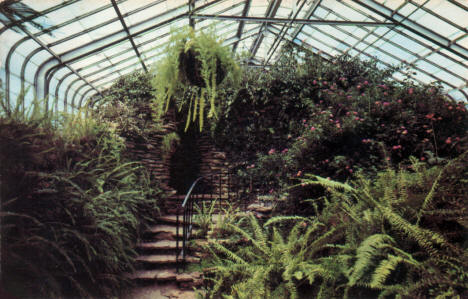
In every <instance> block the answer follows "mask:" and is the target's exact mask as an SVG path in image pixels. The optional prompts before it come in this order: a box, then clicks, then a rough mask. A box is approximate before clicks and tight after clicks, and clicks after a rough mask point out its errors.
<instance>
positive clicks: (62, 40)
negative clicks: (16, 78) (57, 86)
mask: <svg viewBox="0 0 468 299" xmlns="http://www.w3.org/2000/svg"><path fill="white" fill-rule="evenodd" d="M120 2H122V1H120ZM161 2H163V0H157V1H154V2H151V3H149V4H147V5H144V6H142V7H139V8H137V9H135V10H133V11H131V12H129V13H127V14H125V16H128V15H132V14H135V13H138V12H140V11H142V10H145V9H148V8H151V7H152V6H154V5H157V4H160V3H161ZM116 4H117V3H116ZM109 7H112V5H106V9H107V8H109ZM101 10H102V9H101ZM96 12H98V11H97V10H96ZM118 20H119V17H115V18H112V19H109V20H106V21H105V22H102V23H100V24H97V25H95V26H92V27H90V28H87V29H85V30H83V31H80V32H77V33H75V34H72V35H69V36H67V37H65V38H63V39H61V40H58V41H55V42H53V43H51V44H49V46H51V47H52V46H56V45H59V44H61V43H63V42H66V41H69V40H72V39H74V38H76V37H79V36H81V35H84V34H86V33H89V32H92V31H94V30H96V29H98V28H100V27H102V26H105V25H108V24H111V23H113V22H115V21H118ZM127 29H128V28H127ZM124 31H125V30H124ZM124 31H119V32H124ZM127 38H128V37H127ZM93 42H94V41H92V42H90V43H93ZM61 56H63V54H62V55H61ZM48 61H51V60H50V59H49V60H47V61H46V62H45V63H47V62H48ZM111 64H112V63H111ZM56 66H57V65H56ZM58 66H61V65H60V64H59V65H58ZM54 69H55V68H52V69H51V70H48V71H47V73H46V75H45V81H47V78H48V76H49V74H50V72H52V71H53V70H54ZM39 80H41V78H39V77H38V72H36V75H35V80H34V81H35V82H37V84H39ZM36 88H37V93H38V94H41V93H42V94H43V95H44V96H45V95H46V94H47V93H48V92H49V86H48V84H47V85H45V86H44V89H43V90H42V89H41V88H42V86H40V85H39V86H37V87H36Z"/></svg>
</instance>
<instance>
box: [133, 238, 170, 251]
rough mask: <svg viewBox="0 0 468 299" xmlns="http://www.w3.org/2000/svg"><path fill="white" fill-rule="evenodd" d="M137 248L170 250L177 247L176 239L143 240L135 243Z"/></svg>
mask: <svg viewBox="0 0 468 299" xmlns="http://www.w3.org/2000/svg"><path fill="white" fill-rule="evenodd" d="M137 248H138V249H145V250H170V249H176V248H177V242H176V241H172V240H171V241H170V240H161V241H156V242H143V243H139V244H137Z"/></svg>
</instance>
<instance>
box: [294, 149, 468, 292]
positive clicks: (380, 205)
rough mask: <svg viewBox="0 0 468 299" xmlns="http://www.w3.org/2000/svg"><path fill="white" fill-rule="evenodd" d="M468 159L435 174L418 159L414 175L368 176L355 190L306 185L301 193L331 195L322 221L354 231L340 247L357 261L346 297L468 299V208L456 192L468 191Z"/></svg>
mask: <svg viewBox="0 0 468 299" xmlns="http://www.w3.org/2000/svg"><path fill="white" fill-rule="evenodd" d="M466 156H467V153H464V154H463V155H462V156H460V157H459V158H457V159H455V160H452V161H451V162H450V163H448V164H447V165H446V166H444V167H443V168H441V167H433V168H430V169H427V168H426V166H425V165H424V164H423V163H421V162H418V161H417V160H416V159H413V160H412V161H413V164H412V167H411V169H412V170H413V171H412V172H408V171H404V170H401V171H399V172H397V171H394V170H392V169H388V170H386V171H385V172H381V173H379V175H378V176H377V177H376V179H375V181H374V182H372V181H371V180H369V179H368V178H365V177H364V176H362V175H359V176H358V179H357V181H355V182H354V183H353V184H352V185H350V184H344V183H340V182H336V181H331V180H328V179H325V178H321V177H318V176H312V175H306V178H304V179H301V184H302V185H297V186H296V187H297V188H300V187H304V186H308V185H315V186H321V187H322V188H325V189H326V190H328V192H329V193H330V194H331V196H330V197H331V200H329V201H328V202H329V203H328V204H326V205H325V207H324V208H323V210H322V211H318V213H319V219H320V218H321V217H323V216H324V215H328V216H327V217H329V218H328V222H329V223H330V221H332V223H334V224H335V225H338V223H342V224H344V225H346V232H347V233H346V235H345V239H344V241H345V242H346V243H344V246H339V247H337V248H343V250H344V248H347V249H346V250H345V251H342V252H343V253H344V252H346V254H348V255H349V254H350V255H351V256H352V258H351V259H350V260H349V263H348V267H349V268H348V270H347V271H346V277H347V282H346V287H345V288H344V293H343V296H349V297H351V298H352V297H356V296H358V297H359V296H371V297H374V296H375V297H377V296H378V297H381V298H383V297H385V296H389V295H402V296H406V297H413V298H421V297H437V296H444V294H452V296H456V295H457V294H458V295H459V296H463V295H464V294H466V292H467V289H468V285H467V284H466V282H464V281H466V269H467V267H468V264H466V262H465V260H466V242H464V241H463V237H462V236H463V235H464V234H466V230H467V228H466V225H464V223H465V221H466V219H465V218H466V209H467V207H466V204H462V203H461V202H462V201H463V199H462V197H463V196H462V195H461V193H459V192H458V191H455V190H457V189H459V188H461V189H462V190H460V192H465V191H463V190H466V182H465V183H462V182H460V181H459V179H460V178H461V177H463V176H464V175H466V167H464V166H463V165H464V164H465V163H466V159H467V157H466ZM444 177H446V179H443V178H444ZM454 191H455V193H452V192H454ZM448 194H451V200H447V199H448V197H447V195H448ZM442 206H444V209H441V208H440V207H442ZM330 208H331V209H332V210H331V211H330ZM330 212H331V213H330ZM333 213H335V215H341V217H340V218H339V220H338V219H337V218H336V216H335V217H333V216H332V217H330V215H333ZM422 215H425V216H422ZM449 215H450V216H449ZM443 217H447V218H445V219H442V218H443ZM422 218H424V220H423V219H422ZM337 220H338V222H337ZM339 252H340V251H338V254H339Z"/></svg>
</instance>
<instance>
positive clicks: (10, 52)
mask: <svg viewBox="0 0 468 299" xmlns="http://www.w3.org/2000/svg"><path fill="white" fill-rule="evenodd" d="M125 1H128V0H119V1H118V3H122V2H125ZM75 2H77V0H71V1H65V2H63V3H61V4H59V5H56V6H54V7H51V8H50V9H47V10H45V11H43V12H40V15H44V14H47V13H50V12H54V11H56V10H59V9H61V8H64V7H66V6H68V5H70V4H73V3H75ZM109 7H111V4H107V5H104V6H102V7H100V8H98V9H96V10H93V11H90V12H88V13H85V14H82V15H79V16H77V17H76V18H74V19H71V20H67V21H65V22H63V23H61V24H57V25H54V26H52V27H49V28H47V29H45V30H42V31H39V32H37V33H35V34H34V36H35V37H40V36H42V35H44V34H49V33H50V32H52V31H54V30H56V29H59V28H61V27H63V26H67V25H69V24H71V23H73V22H76V21H79V20H81V19H84V18H86V17H89V16H91V15H93V14H96V13H99V12H101V11H103V10H105V9H107V8H109ZM38 16H39V15H38ZM34 17H36V16H34ZM34 17H30V18H32V19H33V18H34ZM30 18H26V19H24V21H25V22H27V21H28V20H29V19H30ZM19 21H21V23H22V22H23V20H18V22H19ZM3 29H6V27H3V28H2V30H0V34H1V33H3V32H4V30H3ZM30 39H31V37H29V36H26V37H23V38H22V39H20V40H19V41H17V42H16V43H15V44H14V45H13V46H12V47H11V48H10V50H9V51H8V54H7V58H6V60H5V72H6V78H5V81H6V82H5V90H6V92H5V96H6V100H7V101H8V102H9V99H10V92H9V90H10V62H11V56H12V55H13V53H14V52H15V51H16V49H17V48H18V47H19V46H20V45H21V44H22V43H24V42H26V41H28V40H30ZM36 50H43V48H41V47H39V48H37V49H36ZM34 51H35V50H34ZM37 53H38V52H34V53H32V52H31V53H30V54H29V55H28V59H25V60H24V61H23V65H22V66H21V69H22V71H21V81H22V82H21V84H22V86H23V87H24V77H25V75H24V70H25V69H26V65H27V64H28V63H29V60H30V59H31V58H32V57H33V56H34V55H35V54H37Z"/></svg>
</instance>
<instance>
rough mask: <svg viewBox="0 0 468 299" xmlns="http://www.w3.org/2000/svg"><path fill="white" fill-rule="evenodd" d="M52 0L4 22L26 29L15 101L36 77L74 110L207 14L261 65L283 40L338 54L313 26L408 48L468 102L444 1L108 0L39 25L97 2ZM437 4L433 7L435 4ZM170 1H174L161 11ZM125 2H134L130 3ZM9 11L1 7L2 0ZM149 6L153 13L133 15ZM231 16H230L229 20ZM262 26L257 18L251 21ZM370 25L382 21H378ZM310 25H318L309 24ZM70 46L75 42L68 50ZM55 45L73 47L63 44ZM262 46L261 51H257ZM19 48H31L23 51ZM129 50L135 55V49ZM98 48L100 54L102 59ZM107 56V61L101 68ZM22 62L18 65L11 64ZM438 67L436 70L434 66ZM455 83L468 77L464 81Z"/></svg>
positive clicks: (15, 73)
mask: <svg viewBox="0 0 468 299" xmlns="http://www.w3.org/2000/svg"><path fill="white" fill-rule="evenodd" d="M21 1H24V2H25V3H26V5H27V4H28V3H33V0H21ZM50 1H56V3H57V4H55V5H49V6H47V5H46V6H44V7H47V8H46V9H44V10H42V11H37V10H34V9H31V11H32V12H34V14H32V15H27V16H24V15H23V16H21V15H19V16H18V15H17V14H15V15H14V18H13V17H11V16H10V18H8V20H9V21H8V22H7V21H4V20H6V18H3V21H2V22H3V25H4V26H3V27H2V28H0V36H1V35H2V34H6V33H8V32H10V31H11V30H13V29H14V30H15V32H16V33H17V34H18V35H20V33H21V32H22V33H23V36H22V37H21V36H20V37H19V38H18V39H17V40H16V41H14V42H13V43H10V44H9V45H10V46H9V48H8V51H7V52H5V55H3V56H4V60H3V61H1V63H2V64H3V65H4V66H3V67H2V71H3V72H4V77H5V95H6V99H7V101H8V102H9V101H10V97H11V94H14V93H17V90H11V86H18V83H17V82H20V86H21V88H22V89H23V90H24V88H25V85H26V84H28V82H30V83H32V84H33V85H34V89H35V94H36V95H37V96H39V97H45V96H46V95H50V96H52V97H53V98H54V102H53V105H55V108H56V109H59V104H60V103H63V109H65V110H67V109H68V107H72V108H78V107H80V106H81V105H84V103H85V102H86V101H85V100H86V99H87V98H89V97H94V99H96V101H97V99H98V98H99V97H95V95H99V93H100V92H101V91H102V90H103V88H105V86H107V85H108V84H109V82H111V81H112V80H113V79H111V78H112V77H114V76H115V75H114V74H118V75H122V74H124V73H127V72H128V71H132V70H135V69H139V68H142V69H143V70H145V71H147V70H148V63H149V61H154V60H155V59H157V58H158V57H160V56H161V55H162V54H163V53H162V52H161V51H160V49H161V47H162V46H163V45H156V46H153V45H154V44H156V43H158V40H161V39H164V38H167V36H168V35H169V33H168V32H166V31H167V28H168V27H169V26H171V24H174V23H175V22H179V21H181V20H187V22H188V24H189V25H190V26H193V27H195V26H196V25H197V24H199V23H201V22H203V21H205V20H206V21H209V22H207V23H213V22H217V21H219V22H218V23H217V24H219V25H216V26H217V29H218V30H223V31H224V34H225V36H226V39H225V44H226V45H229V46H230V47H232V51H233V52H234V53H235V52H237V51H238V50H239V47H240V46H242V49H250V55H251V56H250V62H251V63H250V64H251V65H254V66H255V67H259V66H263V67H267V66H268V65H270V63H271V62H272V61H274V60H275V59H277V58H278V57H279V55H281V49H282V45H284V41H286V40H289V41H292V42H294V43H296V44H302V45H305V46H307V47H308V48H311V49H312V50H313V52H314V53H315V54H317V53H319V55H322V56H324V57H327V58H330V57H329V54H328V53H326V52H319V51H320V49H321V44H323V45H324V46H326V47H329V48H331V49H333V48H334V47H333V45H330V44H327V43H326V42H325V41H323V40H317V39H316V38H314V37H313V36H311V34H309V33H308V32H312V34H313V35H314V33H313V32H317V33H320V34H324V36H326V37H327V38H329V39H330V41H334V42H333V43H334V44H335V43H336V44H340V45H342V49H338V48H334V50H336V51H337V52H336V53H342V54H346V53H348V54H352V56H360V55H362V56H363V57H372V55H369V51H378V52H376V53H382V55H384V56H385V57H388V59H393V60H395V61H402V58H401V56H399V55H400V54H398V53H392V52H391V51H389V50H388V49H389V48H391V47H395V48H396V49H398V51H400V52H399V53H402V54H401V55H405V57H406V56H408V57H411V61H409V62H408V64H407V65H408V66H410V67H411V68H412V69H413V70H415V71H418V72H420V74H421V76H422V77H421V79H423V80H434V81H441V82H442V83H443V84H444V85H445V86H447V87H448V88H451V89H450V90H452V91H455V90H456V91H458V92H460V94H461V95H462V96H463V97H465V101H468V94H467V93H468V87H467V85H468V82H467V77H468V63H466V61H468V46H467V44H468V26H465V25H463V24H461V23H460V24H459V23H458V21H456V20H462V18H452V17H450V16H449V15H440V14H439V13H438V12H437V7H438V5H441V4H438V3H434V2H433V1H435V0H426V1H422V2H419V1H415V0H395V1H399V2H398V4H397V5H394V4H395V3H392V4H393V5H390V6H389V5H387V3H386V2H382V1H376V0H355V1H352V2H348V1H338V0H335V1H333V0H329V1H322V0H313V1H308V0H293V2H286V1H282V0H269V1H268V2H264V1H259V0H229V1H228V0H211V1H207V0H184V1H181V0H178V1H177V2H176V1H175V0H172V1H171V0H154V1H150V0H148V1H145V2H144V3H142V4H141V5H138V4H137V2H130V1H129V0H111V1H109V3H105V4H102V2H101V4H99V5H95V6H96V7H90V8H91V9H88V8H87V9H86V10H85V12H84V13H79V12H77V13H75V14H74V17H73V18H68V19H67V18H64V19H61V20H60V23H59V24H52V25H50V26H49V25H48V26H41V25H37V24H41V20H43V19H44V18H48V17H49V15H57V14H60V12H61V11H64V10H68V9H69V8H70V7H72V8H75V7H79V5H81V2H86V1H88V3H90V5H91V3H93V2H91V0H66V1H62V2H59V1H58V0H50ZM447 3H448V4H449V5H451V7H452V8H453V9H455V10H458V13H462V14H466V17H467V18H468V6H466V5H464V4H463V3H461V2H459V1H455V0H447ZM335 4H336V5H341V7H343V8H346V9H350V10H351V12H355V16H357V17H358V19H355V18H354V17H352V16H348V17H347V14H345V13H342V12H341V11H340V10H336V9H334V5H335ZM429 4H432V5H430V6H429ZM433 4H435V5H433ZM448 4H447V5H448ZM289 5H293V7H290V6H289ZM444 5H445V4H444ZM164 6H165V7H166V9H162V7H164ZM39 7H40V6H39ZM121 7H125V8H124V9H125V11H124V10H122V9H121ZM153 7H158V9H157V10H155V12H154V13H152V14H151V13H150V14H148V13H145V12H147V11H148V10H149V9H152V8H153ZM112 9H113V11H114V12H115V14H114V15H113V16H112V14H109V12H111V11H112ZM319 9H320V11H319ZM36 12H37V13H36ZM408 12H410V13H409V14H408ZM416 12H417V16H416ZM0 13H2V4H1V3H0ZM103 13H104V14H105V16H106V18H105V19H102V20H99V24H98V23H94V24H89V23H87V24H86V25H91V26H86V27H83V26H82V27H83V30H81V31H75V33H73V34H70V35H67V36H65V37H62V38H55V37H54V36H53V34H54V33H55V32H57V31H59V30H60V29H61V28H64V27H65V26H69V25H72V26H81V23H80V21H81V20H85V19H86V20H89V18H90V17H92V16H94V15H97V14H101V15H102V14H103ZM140 14H141V15H144V16H145V17H143V18H136V17H134V16H137V15H140ZM4 15H5V14H4ZM425 15H427V16H428V17H427V18H426V19H429V20H430V19H431V18H438V20H439V21H440V22H443V23H444V24H446V25H447V26H450V27H447V28H448V29H449V30H450V32H453V33H454V34H453V35H450V37H449V36H444V35H443V32H442V31H441V30H438V28H432V27H431V26H430V25H429V24H427V23H424V22H420V21H419V18H421V16H425ZM5 16H7V15H5ZM7 17H8V16H7ZM29 22H35V24H36V26H35V29H34V30H32V29H31V30H30V29H28V23H29ZM223 22H228V23H226V24H225V25H224V24H223ZM114 24H120V28H117V30H116V31H112V33H109V34H104V35H103V36H99V37H95V36H93V35H94V32H95V31H98V30H99V28H100V27H102V26H116V25H114ZM253 24H256V25H255V26H254V27H252V26H253ZM321 25H326V26H331V27H332V28H333V29H334V30H337V31H336V32H337V34H338V33H340V34H339V35H338V36H333V34H330V33H329V32H326V30H321V29H320V28H321ZM344 26H348V28H349V26H353V28H360V29H361V32H360V33H359V34H355V33H354V31H351V30H347V29H345V27H344ZM371 26H373V29H371V28H369V27H371ZM43 27H44V28H43ZM204 27H206V26H203V27H198V26H197V27H196V28H195V29H196V30H203V28H204ZM381 27H388V28H390V30H388V31H382V30H377V29H378V28H381ZM38 28H39V29H38ZM73 28H75V27H73ZM308 28H309V29H308ZM311 28H313V31H311V30H310V29H311ZM18 32H20V33H18ZM153 32H154V33H156V36H155V37H153V36H151V37H150V38H143V36H145V35H147V34H152V33H153ZM158 32H159V33H158ZM266 33H268V34H272V35H271V36H270V37H271V38H265V36H264V35H265V34H266ZM45 35H48V36H45ZM49 35H50V36H51V37H49ZM85 36H87V38H88V37H91V41H90V42H85V43H80V42H78V43H77V46H76V47H74V48H69V46H68V45H69V44H70V42H71V41H79V40H83V38H84V37H85ZM147 36H149V35H147ZM298 36H305V37H307V38H310V39H313V40H314V43H315V44H314V46H312V45H310V44H309V43H308V42H305V41H302V42H301V41H299V40H297V38H298ZM343 36H348V37H350V39H352V40H350V41H349V42H346V41H345V40H344V38H343ZM394 36H401V38H406V39H410V40H412V42H414V43H415V46H416V45H417V47H420V49H423V50H424V51H421V52H416V51H413V50H412V49H410V48H408V47H405V46H404V45H401V44H399V43H398V41H395V40H394ZM46 37H47V39H46ZM82 37H83V38H82ZM415 37H417V38H415ZM88 39H89V38H88ZM45 40H48V42H46V41H45ZM29 41H33V42H34V43H35V44H36V45H37V47H32V48H31V49H26V48H25V47H26V46H25V45H26V44H28V43H27V42H29ZM377 41H379V45H380V44H383V45H388V46H387V48H386V49H384V48H381V47H380V46H377V44H376V43H377ZM66 42H68V43H67V44H66ZM28 45H29V44H28ZM62 45H67V46H66V47H65V48H64V47H62ZM127 45H128V46H127ZM56 46H60V47H61V48H62V49H65V50H62V51H57V50H55V47H56ZM67 47H68V48H67ZM115 47H123V49H122V50H120V49H119V50H116V49H114V48H115ZM260 48H261V49H262V51H258V50H259V49H260ZM257 52H258V53H257ZM18 53H24V54H20V56H17V55H16V56H15V54H18ZM45 53H47V54H45ZM130 53H133V55H131V56H128V55H129V54H130ZM404 53H406V54H404ZM434 54H437V55H434ZM95 55H99V56H101V57H100V58H99V59H93V58H92V57H93V56H95ZM121 56H122V58H121ZM16 57H21V61H17V60H15V61H13V59H17V58H16ZM274 57H276V58H274ZM390 61H392V60H390ZM18 62H19V63H18ZM381 62H382V64H383V65H388V63H386V62H385V61H381ZM444 62H446V63H450V65H453V66H455V65H456V67H450V66H449V65H446V64H445V63H444ZM421 63H422V64H421ZM101 64H102V65H103V66H102V67H100V68H96V67H95V65H101ZM420 64H421V65H420ZM0 65H1V64H0ZM13 65H14V69H12V66H13ZM36 66H37V67H36ZM422 67H423V68H424V69H423V68H422ZM31 69H35V73H34V74H32V73H30V70H31ZM63 69H68V71H63ZM432 69H433V70H434V71H431V70H432ZM110 71H112V72H110ZM439 72H440V73H439ZM31 75H33V77H34V79H29V80H32V81H33V82H31V81H27V79H26V78H27V77H28V78H29V77H31ZM109 75H112V76H110V77H111V78H108V76H109ZM450 78H453V81H452V80H449V79H450ZM11 79H14V81H11ZM415 80H416V79H415ZM416 81H420V80H419V79H418V80H416ZM80 82H81V83H80ZM454 82H464V83H463V84H462V85H459V84H458V83H454ZM12 84H14V85H12ZM459 99H460V98H459Z"/></svg>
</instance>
